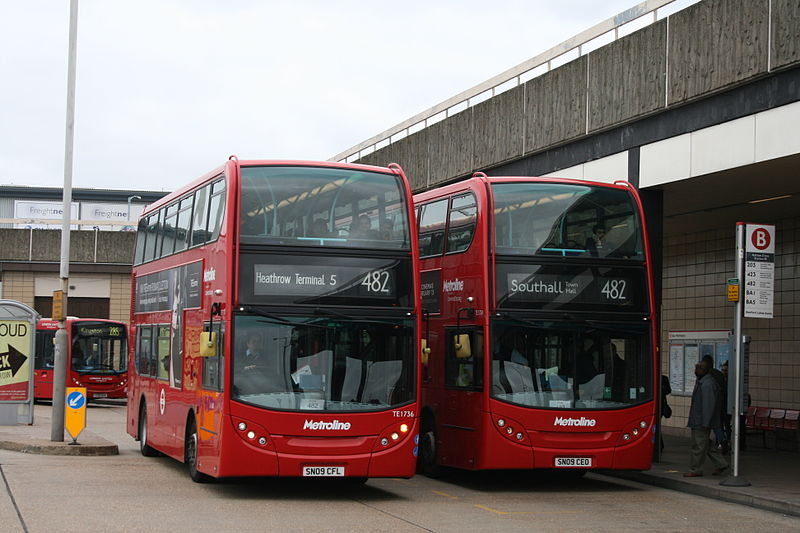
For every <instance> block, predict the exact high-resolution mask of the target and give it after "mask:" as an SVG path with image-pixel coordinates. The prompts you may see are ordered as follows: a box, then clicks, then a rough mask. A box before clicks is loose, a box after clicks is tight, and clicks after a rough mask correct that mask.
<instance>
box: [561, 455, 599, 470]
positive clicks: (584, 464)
mask: <svg viewBox="0 0 800 533" xmlns="http://www.w3.org/2000/svg"><path fill="white" fill-rule="evenodd" d="M591 467H592V458H591V457H556V468H591Z"/></svg>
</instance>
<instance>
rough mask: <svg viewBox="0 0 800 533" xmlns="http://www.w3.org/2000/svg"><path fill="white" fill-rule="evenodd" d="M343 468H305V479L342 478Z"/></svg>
mask: <svg viewBox="0 0 800 533" xmlns="http://www.w3.org/2000/svg"><path fill="white" fill-rule="evenodd" d="M342 476H344V467H343V466H304V467H303V477H342Z"/></svg>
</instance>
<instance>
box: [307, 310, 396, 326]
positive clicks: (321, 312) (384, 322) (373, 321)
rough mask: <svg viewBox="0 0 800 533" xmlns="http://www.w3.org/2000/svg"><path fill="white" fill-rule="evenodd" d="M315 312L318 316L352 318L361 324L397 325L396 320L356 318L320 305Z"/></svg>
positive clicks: (351, 319)
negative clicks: (322, 307)
mask: <svg viewBox="0 0 800 533" xmlns="http://www.w3.org/2000/svg"><path fill="white" fill-rule="evenodd" d="M314 314H315V315H318V316H327V317H331V318H341V319H344V320H350V321H354V322H358V323H359V324H381V325H387V324H388V325H392V326H393V325H396V322H393V321H390V320H376V319H374V318H355V317H352V316H349V315H346V314H344V313H339V312H338V311H332V310H330V309H320V308H319V307H317V308H315V309H314Z"/></svg>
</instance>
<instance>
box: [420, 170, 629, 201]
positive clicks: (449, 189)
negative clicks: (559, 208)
mask: <svg viewBox="0 0 800 533" xmlns="http://www.w3.org/2000/svg"><path fill="white" fill-rule="evenodd" d="M480 174H482V173H476V174H474V175H472V176H471V177H469V178H467V179H464V180H461V181H456V182H454V183H450V184H447V185H442V186H441V187H434V188H431V189H428V190H427V191H423V192H419V193H417V194H415V195H414V200H415V201H417V202H419V201H425V200H429V199H431V198H436V197H438V196H443V195H447V194H452V193H453V192H455V191H460V190H464V189H466V188H468V187H469V184H470V183H474V182H482V183H487V184H492V183H513V182H525V181H530V182H538V183H563V184H568V185H587V186H590V187H607V188H614V189H626V190H629V189H630V188H631V185H630V184H629V183H628V182H627V181H625V180H618V181H616V182H614V183H605V182H599V181H591V180H583V179H578V178H557V177H546V176H486V175H480Z"/></svg>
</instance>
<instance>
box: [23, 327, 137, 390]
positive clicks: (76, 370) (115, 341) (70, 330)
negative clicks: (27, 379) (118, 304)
mask: <svg viewBox="0 0 800 533" xmlns="http://www.w3.org/2000/svg"><path fill="white" fill-rule="evenodd" d="M65 329H66V332H67V383H66V386H67V387H86V395H87V396H88V399H89V400H93V399H99V398H127V390H126V387H127V384H128V348H127V346H128V333H127V331H128V330H127V327H126V325H125V324H124V323H122V322H115V321H112V320H104V319H100V318H76V317H70V318H67V319H66V322H65ZM57 330H58V321H56V320H52V319H50V318H42V319H39V321H38V322H37V323H36V354H35V356H34V359H33V361H34V370H33V374H34V380H33V397H34V398H35V399H37V400H52V399H53V374H54V369H55V347H54V341H55V337H56V331H57Z"/></svg>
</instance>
